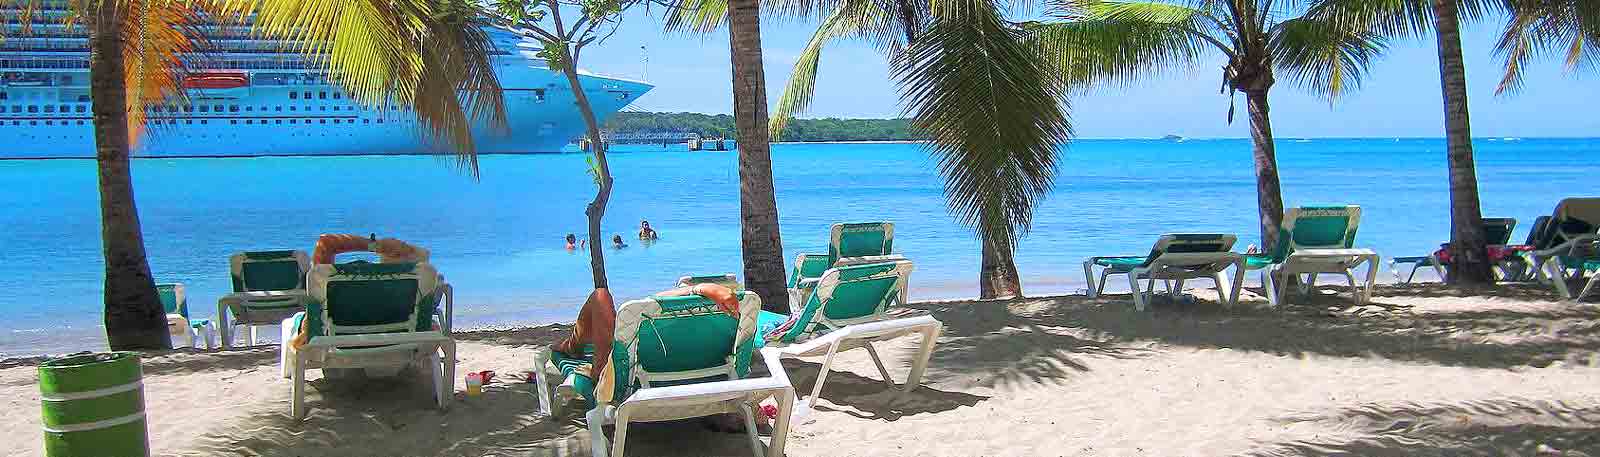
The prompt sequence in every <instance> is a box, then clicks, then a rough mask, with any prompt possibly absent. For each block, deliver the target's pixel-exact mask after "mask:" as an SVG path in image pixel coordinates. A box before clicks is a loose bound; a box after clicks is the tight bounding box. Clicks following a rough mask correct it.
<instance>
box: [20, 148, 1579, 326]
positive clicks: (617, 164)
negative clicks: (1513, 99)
mask: <svg viewBox="0 0 1600 457" xmlns="http://www.w3.org/2000/svg"><path fill="white" fill-rule="evenodd" d="M1477 155H1478V156H1477V157H1478V179H1479V183H1480V186H1481V187H1480V190H1481V193H1482V196H1483V213H1484V215H1485V216H1507V217H1516V218H1517V219H1518V220H1519V221H1520V222H1521V223H1522V225H1520V226H1519V227H1518V230H1517V234H1516V238H1517V239H1518V240H1520V239H1521V238H1522V237H1523V236H1525V233H1526V231H1527V224H1528V223H1530V222H1531V221H1532V220H1533V218H1534V217H1536V216H1539V215H1542V214H1547V213H1549V212H1550V210H1551V209H1552V208H1553V206H1554V205H1555V203H1556V201H1557V200H1559V199H1560V198H1562V197H1563V196H1571V195H1596V194H1600V186H1597V185H1596V184H1595V181H1594V177H1595V176H1600V160H1596V158H1597V157H1600V139H1523V140H1515V139H1480V140H1478V141H1477ZM1278 160H1279V166H1280V168H1281V172H1282V182H1283V193H1284V203H1285V204H1286V205H1287V206H1294V205H1301V204H1330V203H1354V204H1359V205H1361V206H1362V207H1363V211H1364V214H1363V216H1362V225H1361V232H1360V235H1359V236H1358V241H1357V242H1358V244H1360V245H1363V246H1368V247H1373V248H1376V249H1378V250H1379V252H1380V253H1381V254H1383V255H1384V256H1385V257H1388V256H1392V255H1420V254H1423V253H1425V252H1427V251H1428V250H1430V249H1431V248H1432V247H1434V246H1436V245H1437V243H1439V242H1440V241H1442V240H1443V239H1444V238H1447V236H1448V234H1447V230H1448V227H1449V221H1448V206H1447V205H1448V200H1447V198H1446V194H1447V187H1446V185H1447V182H1446V175H1445V165H1444V163H1445V160H1444V142H1443V141H1442V140H1432V139H1399V140H1395V139H1352V140H1344V139H1316V140H1295V139H1283V140H1280V142H1279V149H1278ZM611 163H612V168H613V169H614V170H615V175H616V188H615V192H614V194H613V196H612V200H611V206H610V209H609V210H608V213H607V215H606V220H605V225H604V227H605V230H604V232H605V233H606V234H607V238H609V237H610V234H614V233H619V234H622V235H623V237H624V238H625V239H628V243H629V244H631V246H630V247H628V248H626V249H622V250H608V251H607V253H606V264H607V266H608V269H609V271H608V273H609V276H610V279H611V284H612V288H613V290H614V291H615V292H616V293H617V296H618V297H619V298H623V299H626V298H632V297H639V296H642V295H645V294H648V293H650V292H653V291H657V290H660V289H663V288H665V287H667V286H670V285H671V284H672V282H673V281H674V280H675V278H677V277H678V276H680V275H683V274H687V273H720V272H733V273H739V272H740V260H739V256H740V252H739V227H738V224H739V200H738V183H737V178H738V172H737V168H736V166H735V155H734V153H731V152H693V153H691V152H686V151H682V150H681V149H680V150H675V151H674V150H662V149H655V148H650V147H646V148H635V149H623V150H620V151H617V153H615V154H614V155H613V157H612V159H611ZM933 165H934V162H933V160H932V159H931V158H930V157H929V156H928V155H927V153H926V152H925V151H924V150H923V149H922V147H921V146H918V145H913V144H785V145H776V146H774V147H773V168H774V172H775V174H776V179H777V191H778V207H779V213H780V214H779V215H780V218H781V221H782V231H783V242H784V254H785V257H786V258H792V257H793V256H794V255H795V254H797V253H801V252H818V251H820V250H822V249H823V248H824V246H825V243H826V242H827V230H828V225H829V224H831V223H833V222H837V221H858V220H889V221H893V222H895V223H896V240H895V241H896V243H895V248H896V250H897V251H900V252H902V253H904V254H905V255H906V256H908V257H910V258H911V259H912V260H914V261H915V262H916V272H915V273H913V274H912V286H911V291H912V296H913V299H930V298H949V297H961V296H974V295H976V293H977V286H976V280H975V278H976V275H977V269H978V263H979V259H978V244H977V242H976V241H975V239H974V237H973V236H972V234H971V232H970V231H968V230H967V229H965V228H963V227H961V226H959V225H957V224H956V223H955V222H954V221H953V220H952V219H951V218H950V217H949V216H948V215H947V213H946V212H945V206H944V198H943V196H942V195H941V180H940V179H939V177H938V175H937V174H936V172H935V171H934V167H933ZM481 166H482V176H481V178H480V179H478V180H474V179H472V178H471V177H470V176H468V175H466V174H464V173H462V172H460V171H458V170H457V169H456V168H454V167H453V166H452V164H451V163H450V162H448V161H446V160H442V159H439V158H434V157H415V156H397V157H277V158H246V159H239V158H230V159H139V160H136V161H135V162H134V164H133V171H134V179H135V182H136V184H135V186H136V187H135V188H136V191H137V197H138V203H139V211H140V215H141V218H142V222H143V225H144V233H145V243H146V246H147V248H148V249H149V253H150V265H151V268H152V269H153V270H154V273H155V276H156V278H157V281H160V282H174V281H175V282H183V283H185V284H186V285H187V287H188V292H189V303H190V306H191V308H192V309H194V310H195V314H197V315H200V316H210V315H211V314H213V313H214V312H215V303H216V299H217V298H218V297H219V296H221V295H222V294H224V293H226V292H227V290H228V288H229V280H228V263H227V258H228V255H230V254H232V253H234V252H237V251H241V250H258V249H283V248H298V249H304V250H306V251H310V250H311V247H312V244H313V243H314V241H315V239H316V236H317V235H318V234H321V233H360V234H366V233H369V232H377V233H378V234H379V236H393V237H397V238H400V239H404V240H407V241H410V242H413V243H416V244H419V245H422V246H425V247H427V248H428V249H430V250H432V251H433V262H434V264H435V265H437V266H438V268H439V270H440V271H441V272H443V273H444V274H445V276H446V277H447V278H448V279H449V280H450V282H451V283H453V284H455V286H456V302H457V304H456V309H455V318H456V322H458V323H460V324H458V325H464V326H484V325H500V324H519V323H541V322H552V321H567V320H571V319H572V318H573V312H574V310H575V309H576V308H577V306H578V304H579V303H580V302H581V300H582V299H583V297H584V295H585V294H586V293H587V291H588V290H589V288H590V279H589V269H588V259H587V254H586V253H583V252H579V253H572V252H567V251H566V250H564V249H562V240H561V238H562V237H563V236H564V235H566V234H567V233H580V234H581V233H582V232H584V231H585V219H584V215H583V207H584V205H585V204H586V203H587V202H588V200H589V198H590V197H591V196H592V194H593V191H594V186H593V183H592V182H591V181H590V179H589V177H588V175H586V174H585V171H584V170H585V162H584V156H582V155H577V154H570V155H540V156H490V157H484V158H483V159H482V162H481ZM1056 181H1057V185H1056V190H1055V192H1054V193H1053V194H1052V195H1050V196H1049V198H1048V200H1046V201H1045V202H1044V204H1043V205H1042V206H1040V207H1039V208H1038V209H1037V211H1036V215H1035V221H1034V227H1033V231H1032V233H1031V234H1030V235H1028V236H1027V238H1025V239H1024V240H1023V242H1022V244H1021V246H1020V252H1019V253H1018V254H1017V261H1018V265H1019V267H1020V269H1021V272H1022V275H1023V277H1024V287H1025V290H1026V291H1027V292H1028V293H1030V294H1043V293H1061V292H1072V291H1076V290H1078V289H1079V288H1081V287H1082V282H1083V280H1082V277H1081V275H1082V273H1081V272H1082V270H1081V267H1080V262H1081V261H1082V259H1083V257H1085V256H1090V255H1097V254H1116V253H1141V252H1145V251H1146V250H1147V249H1148V248H1149V246H1150V243H1151V242H1152V241H1154V239H1155V237H1156V236H1158V235H1159V234H1161V233H1163V232H1181V231H1221V232H1232V233H1237V234H1239V235H1240V246H1239V248H1240V249H1243V247H1244V244H1246V243H1255V242H1256V228H1255V227H1256V225H1255V221H1256V210H1255V186H1254V177H1253V174H1252V170H1251V158H1250V144H1249V142H1248V141H1247V140H1190V141H1186V142H1181V143H1180V142H1166V141H1153V140H1083V141H1076V142H1074V143H1072V145H1071V146H1070V147H1068V148H1067V149H1066V150H1065V160H1064V162H1063V163H1062V166H1061V173H1060V176H1059V177H1058V178H1057V180H1056ZM95 182H96V179H95V164H94V162H93V161H91V160H47V161H27V160H24V161H0V189H4V191H3V192H0V227H3V228H0V258H3V259H4V261H0V290H4V291H6V293H4V294H0V313H3V315H5V316H6V317H5V318H4V319H0V357H5V356H19V355H30V354H39V353H59V352H65V351H74V350H85V349H96V348H102V347H103V346H104V337H103V330H102V329H101V328H100V323H101V311H100V310H101V300H100V294H101V275H102V263H101V259H100V241H99V221H98V214H99V213H98V207H97V203H96V199H97V191H96V189H95ZM640 219H648V220H650V222H651V223H652V224H653V225H655V226H656V227H657V228H658V230H660V232H661V240H660V241H659V242H657V243H655V244H654V245H651V246H643V245H640V244H639V242H638V241H637V240H634V239H632V238H633V233H634V229H635V227H637V225H638V223H639V220H640Z"/></svg>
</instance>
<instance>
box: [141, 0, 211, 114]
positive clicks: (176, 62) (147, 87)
mask: <svg viewBox="0 0 1600 457" xmlns="http://www.w3.org/2000/svg"><path fill="white" fill-rule="evenodd" d="M121 1H122V2H123V5H122V6H121V10H120V11H121V12H122V14H123V26H122V43H123V46H124V47H123V49H122V63H123V67H124V68H126V71H124V72H123V86H124V88H125V90H126V91H127V94H128V96H127V103H128V107H127V113H128V115H127V122H128V135H129V137H130V138H129V141H130V142H131V143H133V144H137V143H138V141H139V139H140V138H141V137H142V134H143V132H144V130H145V127H146V126H147V125H152V124H150V123H148V122H147V118H146V107H148V106H151V105H157V104H162V103H163V102H164V101H165V102H174V103H178V104H184V103H185V99H186V94H185V93H184V91H183V90H182V88H181V83H182V81H183V76H184V75H185V74H186V73H187V72H188V69H189V68H190V67H191V66H192V63H193V62H191V59H193V58H195V56H196V54H195V51H197V50H199V49H202V48H204V47H206V46H208V42H207V40H206V38H205V35H204V34H203V33H202V32H201V31H200V28H199V25H200V23H201V17H200V16H199V14H198V13H199V11H198V10H197V9H196V8H195V6H194V5H192V4H191V2H188V1H184V0H121ZM157 127H159V126H157Z"/></svg>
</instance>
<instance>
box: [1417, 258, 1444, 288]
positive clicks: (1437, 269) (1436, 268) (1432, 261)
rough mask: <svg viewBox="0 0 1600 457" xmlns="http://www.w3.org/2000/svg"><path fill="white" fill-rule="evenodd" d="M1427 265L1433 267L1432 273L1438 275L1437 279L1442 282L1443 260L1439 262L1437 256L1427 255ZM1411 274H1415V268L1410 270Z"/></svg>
mask: <svg viewBox="0 0 1600 457" xmlns="http://www.w3.org/2000/svg"><path fill="white" fill-rule="evenodd" d="M1428 265H1429V266H1432V267H1433V273H1434V274H1437V275H1439V281H1440V282H1444V277H1445V271H1444V262H1440V261H1439V256H1436V255H1429V256H1428ZM1419 267H1420V265H1419ZM1411 275H1412V276H1416V275H1417V270H1415V269H1413V270H1411Z"/></svg>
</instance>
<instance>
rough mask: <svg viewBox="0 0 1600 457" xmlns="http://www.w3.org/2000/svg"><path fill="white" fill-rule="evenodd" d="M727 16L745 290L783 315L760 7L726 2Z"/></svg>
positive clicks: (752, 1)
mask: <svg viewBox="0 0 1600 457" xmlns="http://www.w3.org/2000/svg"><path fill="white" fill-rule="evenodd" d="M727 18H728V45H729V48H730V50H729V54H730V55H731V59H732V60H733V125H734V129H735V131H736V132H737V134H738V137H737V139H736V141H737V142H738V143H739V148H738V149H739V217H740V224H739V234H740V246H741V247H742V250H743V254H744V279H745V287H748V288H749V289H750V290H752V291H755V293H756V295H759V296H761V300H762V303H763V307H765V308H767V309H768V310H770V311H774V312H780V313H788V312H789V293H788V291H787V285H786V284H785V283H784V274H783V266H784V265H783V264H784V259H783V238H782V236H781V235H780V233H779V231H778V198H777V195H776V193H775V191H774V190H773V185H772V149H771V144H770V141H769V139H768V137H767V128H766V127H767V82H766V72H765V71H764V70H763V69H762V66H761V3H760V2H759V1H758V0H730V1H729V4H728V8H727Z"/></svg>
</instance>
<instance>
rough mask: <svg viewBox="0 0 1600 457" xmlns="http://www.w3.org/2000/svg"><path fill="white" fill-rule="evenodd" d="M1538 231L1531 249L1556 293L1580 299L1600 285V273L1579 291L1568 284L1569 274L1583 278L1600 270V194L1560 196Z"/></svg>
mask: <svg viewBox="0 0 1600 457" xmlns="http://www.w3.org/2000/svg"><path fill="white" fill-rule="evenodd" d="M1539 235H1540V236H1539V238H1540V243H1538V244H1537V245H1535V246H1534V249H1535V250H1534V251H1533V252H1532V253H1531V254H1532V255H1531V257H1532V259H1533V265H1534V268H1535V270H1536V271H1538V272H1539V277H1540V279H1541V280H1546V281H1549V282H1550V284H1551V285H1552V286H1554V287H1555V289H1556V293H1557V294H1560V295H1561V297H1562V298H1566V299H1571V300H1581V299H1583V297H1584V296H1587V295H1589V294H1590V293H1593V292H1594V291H1595V289H1596V287H1597V286H1600V273H1597V274H1595V275H1592V277H1591V278H1590V279H1589V282H1588V283H1587V284H1585V285H1584V287H1583V289H1582V290H1580V291H1579V292H1578V293H1577V295H1573V294H1572V291H1571V290H1570V289H1568V288H1567V279H1568V278H1569V277H1570V278H1572V279H1580V280H1581V279H1582V278H1583V275H1584V274H1586V273H1587V272H1589V271H1594V270H1600V197H1588V198H1567V199H1563V200H1561V203H1558V204H1557V205H1556V210H1555V213H1554V214H1553V215H1551V217H1550V223H1549V224H1546V225H1545V227H1543V232H1542V233H1540V234H1539Z"/></svg>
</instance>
